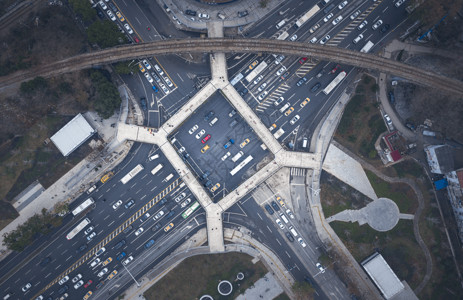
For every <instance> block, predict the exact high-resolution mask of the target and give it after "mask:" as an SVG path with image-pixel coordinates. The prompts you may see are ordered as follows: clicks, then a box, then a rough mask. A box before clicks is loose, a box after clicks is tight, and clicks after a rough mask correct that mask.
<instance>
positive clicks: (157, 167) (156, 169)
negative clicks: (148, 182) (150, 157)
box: [151, 164, 163, 175]
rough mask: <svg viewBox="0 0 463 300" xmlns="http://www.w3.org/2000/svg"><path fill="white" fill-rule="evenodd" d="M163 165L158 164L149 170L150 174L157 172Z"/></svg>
mask: <svg viewBox="0 0 463 300" xmlns="http://www.w3.org/2000/svg"><path fill="white" fill-rule="evenodd" d="M162 167H163V165H162V164H158V165H157V166H156V167H155V168H154V169H153V170H151V174H153V175H155V174H156V173H157V172H159V171H160V170H161V169H162Z"/></svg>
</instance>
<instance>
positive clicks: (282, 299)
mask: <svg viewBox="0 0 463 300" xmlns="http://www.w3.org/2000/svg"><path fill="white" fill-rule="evenodd" d="M273 300H290V298H289V297H288V295H286V294H285V293H282V294H280V295H278V296H277V297H276V298H275V299H273Z"/></svg>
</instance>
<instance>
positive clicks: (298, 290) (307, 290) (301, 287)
mask: <svg viewBox="0 0 463 300" xmlns="http://www.w3.org/2000/svg"><path fill="white" fill-rule="evenodd" d="M292 289H293V292H294V295H295V296H296V299H300V300H303V299H304V300H306V299H313V293H314V291H315V290H314V288H313V286H312V285H311V284H310V283H308V282H306V281H296V282H295V283H294V284H293V286H292Z"/></svg>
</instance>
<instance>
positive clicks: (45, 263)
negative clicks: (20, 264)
mask: <svg viewBox="0 0 463 300" xmlns="http://www.w3.org/2000/svg"><path fill="white" fill-rule="evenodd" d="M49 262H51V258H50V257H45V258H44V259H43V260H42V261H41V262H40V266H41V267H45V266H46V265H48V263H49Z"/></svg>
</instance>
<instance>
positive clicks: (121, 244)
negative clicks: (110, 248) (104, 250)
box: [114, 240, 125, 250]
mask: <svg viewBox="0 0 463 300" xmlns="http://www.w3.org/2000/svg"><path fill="white" fill-rule="evenodd" d="M124 245H125V240H122V241H120V242H119V243H117V244H116V246H114V249H115V250H117V249H120V248H121V247H122V246H124Z"/></svg>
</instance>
